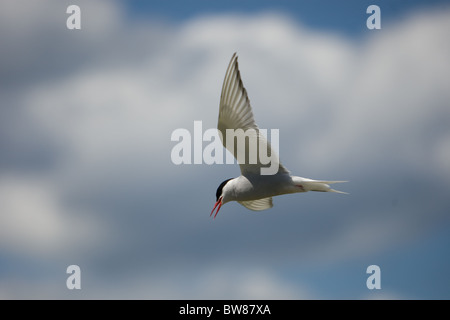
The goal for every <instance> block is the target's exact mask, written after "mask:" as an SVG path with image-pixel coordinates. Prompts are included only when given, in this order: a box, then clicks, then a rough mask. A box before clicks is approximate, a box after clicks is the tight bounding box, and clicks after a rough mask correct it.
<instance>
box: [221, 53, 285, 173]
mask: <svg viewBox="0 0 450 320" xmlns="http://www.w3.org/2000/svg"><path fill="white" fill-rule="evenodd" d="M217 128H218V129H219V131H220V133H221V139H222V143H223V145H224V147H225V148H227V149H228V151H230V152H231V153H232V154H233V156H234V157H235V158H236V159H237V161H238V163H239V166H240V168H241V173H242V175H246V174H258V175H259V174H261V168H268V167H270V165H271V163H272V162H276V164H277V165H278V170H275V172H274V174H275V173H277V172H288V170H287V169H286V168H285V167H284V166H283V165H281V163H280V161H279V158H278V155H276V154H275V152H274V151H273V150H272V148H271V146H270V144H269V142H268V141H267V139H266V138H265V137H264V136H263V135H262V134H261V133H260V130H259V128H258V126H257V125H256V123H255V119H254V118H253V112H252V108H251V106H250V100H249V99H248V96H247V90H245V88H244V85H243V83H242V80H241V75H240V72H239V68H238V61H237V55H236V53H234V54H233V57H232V58H231V61H230V64H229V66H228V69H227V72H226V74H225V80H224V82H223V87H222V94H221V96H220V108H219V121H218V124H217ZM227 129H231V130H228V133H227ZM239 129H241V130H239ZM227 134H228V136H227ZM231 134H233V135H231ZM227 137H228V138H227ZM236 137H237V138H236ZM230 140H233V141H234V142H233V141H230ZM240 141H241V142H240ZM244 141H245V142H244ZM261 154H263V155H264V157H265V156H267V157H270V163H268V159H269V158H267V157H265V158H262V157H261Z"/></svg>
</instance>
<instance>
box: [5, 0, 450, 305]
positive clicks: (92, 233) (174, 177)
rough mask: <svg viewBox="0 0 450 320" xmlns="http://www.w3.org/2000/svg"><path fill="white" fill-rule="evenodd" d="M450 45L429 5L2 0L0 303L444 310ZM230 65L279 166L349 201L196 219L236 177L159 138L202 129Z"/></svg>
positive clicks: (449, 24) (443, 16) (442, 19)
mask: <svg viewBox="0 0 450 320" xmlns="http://www.w3.org/2000/svg"><path fill="white" fill-rule="evenodd" d="M70 4H78V5H79V6H80V7H81V28H82V29H81V30H77V31H75V30H68V29H67V28H66V19H67V18H68V16H69V15H68V14H66V8H67V7H68V6H69V5H70ZM370 4H378V5H379V6H380V7H381V14H382V29H381V30H374V31H370V30H368V29H367V28H366V19H367V17H368V15H367V14H366V12H365V10H366V8H367V7H368V6H369V5H370ZM448 34H450V6H448V5H447V4H446V3H445V1H408V2H405V1H378V2H377V1H346V2H344V3H342V2H336V1H324V0H323V1H314V2H313V1H305V2H300V1H299V2H296V3H295V4H293V3H291V2H287V1H285V2H279V3H277V4H276V5H275V4H272V2H269V1H262V2H259V1H258V2H253V1H249V2H246V3H245V4H244V5H241V4H239V2H237V1H231V2H230V3H228V4H225V2H222V3H214V4H212V3H210V2H209V1H208V2H206V1H192V2H189V5H187V4H185V2H184V1H175V2H172V3H171V5H170V6H169V5H168V4H167V3H154V2H143V1H132V2H128V3H125V2H120V1H108V2H106V1H88V2H81V1H9V0H8V1H2V2H1V3H0V43H1V45H0V298H7V299H10V298H69V299H78V298H87V299H89V298H139V299H146V298H152V299H153V298H157V299H173V298H177V299H220V298H223V299H303V298H306V299H376V298H388V299H391V298H392V299H449V298H450V277H449V275H448V270H450V255H449V250H448V248H449V246H450V198H449V190H450V182H449V181H450V106H449V101H450V90H449V83H450V42H449V41H448ZM234 52H238V55H239V62H240V69H241V72H242V77H243V81H244V85H245V86H246V88H247V90H248V93H249V97H250V100H251V103H252V106H253V109H254V113H255V118H256V121H257V123H258V124H259V126H260V127H261V128H267V129H272V128H273V129H279V130H280V156H281V160H282V162H283V163H284V164H285V165H286V167H288V168H289V169H290V170H291V171H292V172H293V173H294V174H296V175H299V176H304V177H309V178H313V179H327V180H328V179H329V180H349V181H350V182H349V183H346V184H343V185H340V186H339V189H340V190H343V191H346V192H349V193H350V194H349V195H342V194H323V193H307V194H296V195H285V196H280V197H276V198H274V208H272V209H271V210H268V211H263V212H259V213H255V212H251V211H248V210H247V209H245V208H244V207H242V206H240V205H239V204H237V203H229V204H227V205H225V206H224V207H223V208H222V209H221V211H220V213H219V215H218V217H217V218H216V219H215V220H212V219H210V217H209V213H210V211H211V209H212V206H213V205H214V202H215V191H216V188H217V186H218V185H219V184H220V182H221V181H223V180H225V179H227V178H230V177H235V176H237V175H239V168H238V166H237V165H212V166H210V165H206V164H202V165H180V166H176V165H174V164H173V163H172V161H171V158H170V154H171V150H172V148H173V147H174V146H175V144H176V142H172V141H171V140H170V136H171V133H172V132H173V130H175V129H177V128H186V129H188V130H190V131H191V132H193V124H194V121H195V120H201V121H203V130H206V129H208V128H214V127H216V123H217V115H218V103H219V97H220V91H221V86H222V81H223V78H224V75H225V71H226V67H227V65H228V62H229V60H230V58H231V56H232V54H233V53H234ZM206 144H207V143H205V144H204V146H205V145H206ZM71 264H77V265H79V266H80V268H81V274H82V277H81V286H82V289H81V290H78V291H76V290H73V291H70V290H68V289H67V288H66V279H67V277H68V275H67V274H66V268H67V266H69V265H71ZM372 264H376V265H378V266H380V268H381V287H382V289H381V290H368V289H367V287H366V280H367V277H368V276H369V275H368V274H366V268H367V267H368V266H369V265H372Z"/></svg>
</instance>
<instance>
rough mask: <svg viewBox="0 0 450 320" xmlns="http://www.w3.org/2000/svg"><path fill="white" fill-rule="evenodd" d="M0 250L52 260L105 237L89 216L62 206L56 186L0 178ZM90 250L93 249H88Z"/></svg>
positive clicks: (103, 230) (8, 177)
mask: <svg viewBox="0 0 450 320" xmlns="http://www.w3.org/2000/svg"><path fill="white" fill-rule="evenodd" d="M0 212H1V215H0V248H1V249H2V250H4V252H8V251H10V252H20V253H24V254H26V255H31V256H35V257H42V256H54V255H55V254H61V253H62V252H64V251H65V250H67V249H68V248H70V250H71V251H72V252H74V251H78V250H86V249H87V248H88V247H89V246H91V245H92V244H93V240H94V239H93V236H94V234H95V241H97V242H101V241H102V239H104V236H105V231H106V230H105V229H103V228H102V227H101V226H100V224H99V223H98V221H96V220H95V219H94V218H92V217H91V216H90V215H89V212H82V211H81V210H78V211H77V210H73V209H71V208H70V207H68V206H67V205H64V204H63V202H62V199H61V196H60V195H59V193H58V191H57V189H56V188H55V186H53V185H52V183H51V182H50V181H47V180H45V179H40V178H33V179H32V178H30V177H25V178H20V177H18V176H5V175H2V176H1V182H0ZM91 249H92V248H91Z"/></svg>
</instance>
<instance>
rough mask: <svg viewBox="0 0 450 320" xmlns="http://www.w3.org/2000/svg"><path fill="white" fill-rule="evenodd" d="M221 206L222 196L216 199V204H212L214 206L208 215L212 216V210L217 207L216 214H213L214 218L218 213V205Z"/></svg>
mask: <svg viewBox="0 0 450 320" xmlns="http://www.w3.org/2000/svg"><path fill="white" fill-rule="evenodd" d="M221 206H222V197H220V198H219V200H217V201H216V204H215V205H214V208H213V209H212V211H211V214H210V215H209V216H210V217H211V216H212V214H213V212H214V210H215V209H216V207H217V211H216V214H215V215H214V219H215V218H216V216H217V214H218V213H219V210H220V207H221Z"/></svg>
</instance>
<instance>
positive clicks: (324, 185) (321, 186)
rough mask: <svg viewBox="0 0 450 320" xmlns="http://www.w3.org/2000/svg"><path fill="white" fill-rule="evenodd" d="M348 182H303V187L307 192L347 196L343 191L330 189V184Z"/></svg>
mask: <svg viewBox="0 0 450 320" xmlns="http://www.w3.org/2000/svg"><path fill="white" fill-rule="evenodd" d="M344 182H348V181H323V180H310V181H305V182H303V185H304V186H305V189H307V190H308V191H320V192H336V193H343V194H348V193H347V192H344V191H339V190H335V189H332V188H330V186H329V185H330V184H334V183H344Z"/></svg>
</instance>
